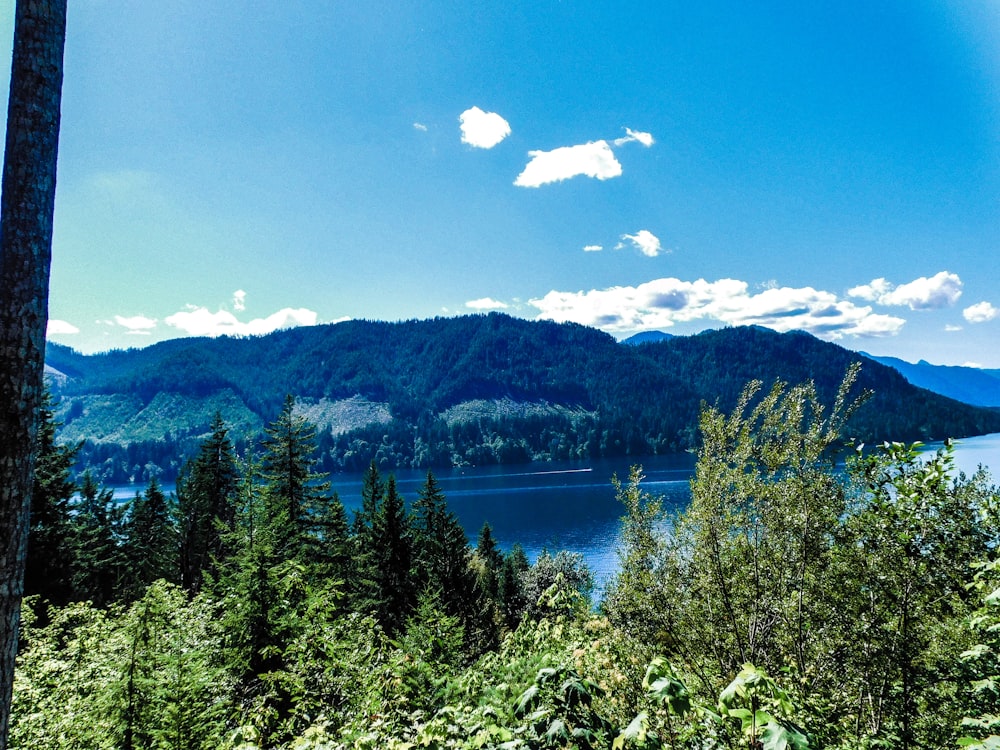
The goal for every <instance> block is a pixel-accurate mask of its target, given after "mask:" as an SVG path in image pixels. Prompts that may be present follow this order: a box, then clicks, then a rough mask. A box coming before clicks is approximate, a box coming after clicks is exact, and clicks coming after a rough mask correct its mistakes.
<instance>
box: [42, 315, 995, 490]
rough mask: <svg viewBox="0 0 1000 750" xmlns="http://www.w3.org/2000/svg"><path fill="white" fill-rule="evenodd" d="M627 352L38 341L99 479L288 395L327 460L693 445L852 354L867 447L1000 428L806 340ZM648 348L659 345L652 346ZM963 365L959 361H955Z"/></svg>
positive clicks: (414, 334)
mask: <svg viewBox="0 0 1000 750" xmlns="http://www.w3.org/2000/svg"><path fill="white" fill-rule="evenodd" d="M644 338H646V339H647V340H646V342H645V343H642V342H641V341H639V342H636V341H635V340H634V339H633V341H632V342H631V343H632V344H634V345H622V344H619V343H618V342H616V341H615V340H614V339H613V338H612V337H611V336H608V335H607V334H604V333H602V332H600V331H597V330H594V329H590V328H586V327H583V326H579V325H575V324H556V323H551V322H545V321H526V320H522V319H519V318H512V317H510V316H507V315H502V314H490V315H478V316H465V317H457V318H436V319H433V320H423V321H407V322H401V323H381V322H372V321H348V322H344V323H338V324H335V325H325V326H314V327H308V328H296V329H292V330H287V331H280V332H276V333H272V334H269V335H267V336H261V337H254V338H217V339H208V338H187V339H175V340H172V341H166V342H162V343H159V344H155V345H153V346H150V347H148V348H145V349H135V350H128V351H113V352H108V353H103V354H96V355H83V354H80V353H78V352H75V351H73V350H71V349H69V348H67V347H64V346H59V345H56V344H49V347H48V350H47V367H48V372H49V374H50V383H51V384H52V388H53V390H54V391H55V392H56V394H57V396H58V397H59V407H58V412H57V413H58V417H59V419H60V420H61V421H62V422H63V427H62V428H61V431H60V438H61V439H62V440H64V441H72V442H77V441H84V447H83V450H82V452H81V464H82V465H89V466H90V467H91V468H94V469H95V470H98V471H100V472H101V474H102V476H103V477H104V478H105V480H106V481H130V480H140V479H141V478H142V477H144V476H146V475H148V474H160V475H161V476H162V477H165V478H170V477H171V476H172V475H173V474H175V473H176V471H177V470H178V468H179V466H180V465H181V463H182V462H183V460H184V458H185V456H187V455H190V454H191V452H192V451H193V450H194V447H195V446H196V445H197V442H198V441H199V440H200V439H201V438H203V437H204V436H205V434H206V433H207V430H208V426H209V424H210V422H211V419H212V417H213V415H214V414H215V413H216V412H220V413H221V414H222V416H223V418H224V419H225V420H226V421H227V423H228V424H229V425H230V427H231V434H232V436H233V437H234V438H235V439H236V440H238V441H244V442H247V443H251V442H252V441H253V440H254V439H256V437H257V436H259V434H260V433H261V431H262V429H263V427H264V425H266V424H267V423H268V422H270V421H271V420H273V419H274V417H275V416H276V415H277V413H278V410H279V409H280V407H281V404H282V402H283V400H284V398H285V396H286V394H292V395H294V396H295V397H296V399H297V401H298V409H299V410H300V411H301V412H302V413H303V414H304V415H305V416H306V417H307V418H309V419H310V421H312V422H313V423H314V424H316V425H317V427H318V430H319V448H320V457H321V465H322V466H323V467H324V468H326V469H327V470H336V469H356V468H360V467H362V466H365V465H367V463H368V462H369V461H370V460H372V459H373V458H375V459H376V460H377V461H379V462H380V463H382V464H383V465H384V466H386V467H387V468H392V467H403V466H406V467H409V466H421V467H423V466H442V465H462V464H484V463H497V462H518V461H531V460H547V459H569V458H585V457H592V456H608V455H636V456H639V455H648V454H651V453H667V452H675V451H683V450H686V449H690V448H692V447H694V446H695V445H696V442H697V421H698V412H699V408H700V404H701V403H702V402H708V403H717V404H719V405H720V406H721V407H722V408H724V409H729V408H731V407H732V406H733V405H734V404H735V402H736V399H737V397H738V396H739V394H740V392H741V390H742V389H743V387H744V385H745V384H746V383H747V382H748V381H749V380H751V379H758V380H761V381H763V382H764V383H765V385H766V386H769V385H770V384H771V383H773V382H774V381H775V380H777V379H780V380H783V381H786V382H789V383H793V384H794V383H798V382H802V381H804V380H807V379H812V380H813V381H815V383H816V385H817V389H818V391H819V393H820V395H821V397H822V398H823V399H824V400H825V401H826V402H827V403H829V402H830V401H831V400H832V398H833V395H834V394H835V392H836V388H837V386H838V385H839V383H840V380H841V379H842V377H843V375H844V372H845V371H846V369H847V367H848V366H849V365H850V363H851V362H853V361H857V360H862V362H863V370H862V375H861V378H860V382H859V384H858V387H859V388H869V389H871V390H873V391H874V392H875V396H874V398H873V399H872V401H871V403H870V404H869V405H867V406H866V407H865V408H863V409H862V410H861V411H860V412H859V413H858V415H857V416H856V417H855V420H854V422H853V423H852V427H851V433H852V436H853V437H856V438H859V439H863V440H881V439H893V440H915V439H921V440H930V439H941V438H944V437H965V436H969V435H975V434H983V433H987V432H996V431H1000V409H987V408H982V407H981V406H973V405H969V404H965V403H961V402H960V401H958V400H955V399H952V398H948V397H945V396H942V395H939V394H937V393H933V392H931V391H930V390H927V389H924V388H919V387H917V386H916V385H914V384H912V383H910V382H907V380H906V378H904V377H903V376H902V375H901V374H900V373H899V372H898V371H897V370H896V369H893V367H889V366H886V365H885V364H883V363H881V362H878V361H876V360H874V359H872V358H867V357H865V356H863V355H859V354H858V353H856V352H852V351H849V350H847V349H844V348H842V347H840V346H837V345H835V344H830V343H826V342H823V341H820V340H818V339H816V338H814V337H813V336H811V335H809V334H805V333H787V334H778V333H775V332H773V331H770V330H767V329H763V328H755V327H748V328H727V329H723V330H718V331H708V332H705V333H701V334H698V335H695V336H667V335H665V334H662V335H660V336H655V337H644ZM650 338H652V339H653V340H649V339H650ZM960 369H961V368H960Z"/></svg>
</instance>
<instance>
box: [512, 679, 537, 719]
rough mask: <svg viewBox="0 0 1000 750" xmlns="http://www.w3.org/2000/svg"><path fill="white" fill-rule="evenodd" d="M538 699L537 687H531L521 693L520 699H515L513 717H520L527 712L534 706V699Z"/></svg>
mask: <svg viewBox="0 0 1000 750" xmlns="http://www.w3.org/2000/svg"><path fill="white" fill-rule="evenodd" d="M537 697H538V685H532V686H531V687H529V688H528V689H527V690H525V691H524V692H523V693H521V697H520V698H518V699H517V705H516V706H514V716H517V717H521V716H524V714H525V713H527V712H528V709H530V708H531V706H532V704H534V702H535V699H536V698H537Z"/></svg>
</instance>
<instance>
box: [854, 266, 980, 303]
mask: <svg viewBox="0 0 1000 750" xmlns="http://www.w3.org/2000/svg"><path fill="white" fill-rule="evenodd" d="M847 293H848V294H849V295H850V296H852V297H860V298H861V299H865V300H868V301H869V302H878V303H879V304H880V305H898V306H900V307H909V308H910V309H911V310H939V309H941V308H943V307H949V306H951V305H954V304H955V303H956V302H957V301H958V298H959V297H961V296H962V280H961V279H960V278H959V277H958V275H957V274H954V273H949V272H948V271H941V272H939V273H936V274H934V275H933V276H931V277H930V278H927V277H925V276H921V277H920V278H919V279H914V280H913V281H911V282H909V283H908V284H900V285H899V286H894V285H893V284H890V283H889V282H888V281H886V280H885V279H875V280H873V281H872V282H871V283H870V284H864V285H862V286H856V287H854V288H853V289H848V290H847Z"/></svg>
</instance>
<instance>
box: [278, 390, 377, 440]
mask: <svg viewBox="0 0 1000 750" xmlns="http://www.w3.org/2000/svg"><path fill="white" fill-rule="evenodd" d="M295 412H296V413H297V414H300V415H302V416H303V417H305V418H306V419H307V420H309V421H310V422H312V423H313V424H314V425H316V429H317V430H325V429H327V428H328V427H329V428H330V432H332V433H333V434H334V435H340V434H341V433H344V432H350V431H351V430H354V429H357V428H358V427H364V426H366V425H370V424H386V423H388V422H391V421H392V412H391V411H389V405H388V404H385V403H382V402H380V401H369V400H368V399H366V398H365V397H364V396H352V397H351V398H344V399H339V400H337V401H331V400H330V399H328V398H321V399H320V400H319V401H311V400H299V401H296V403H295Z"/></svg>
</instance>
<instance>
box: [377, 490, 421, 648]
mask: <svg viewBox="0 0 1000 750" xmlns="http://www.w3.org/2000/svg"><path fill="white" fill-rule="evenodd" d="M372 532H373V533H372V550H373V552H374V554H375V559H376V561H377V566H376V569H375V571H374V573H375V584H376V590H375V596H376V598H377V600H376V611H375V615H376V617H377V618H378V620H379V622H380V623H381V624H382V627H383V628H384V629H385V631H386V633H388V634H389V635H390V636H393V635H397V634H398V633H399V632H400V631H401V630H402V628H403V625H404V624H405V623H406V620H407V618H408V617H409V615H410V612H411V611H412V610H413V606H414V604H416V599H417V596H416V587H415V586H414V582H413V580H412V579H411V575H410V574H411V571H410V568H411V565H412V563H413V537H412V533H411V530H410V519H409V516H408V515H407V513H406V506H405V503H404V502H403V498H402V496H401V495H400V494H399V492H398V491H397V489H396V478H395V477H394V476H392V475H390V476H389V480H388V482H386V486H385V498H384V499H383V501H382V507H381V510H380V512H379V513H378V514H377V515H376V516H375V525H374V528H373V530H372Z"/></svg>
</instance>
